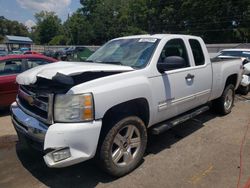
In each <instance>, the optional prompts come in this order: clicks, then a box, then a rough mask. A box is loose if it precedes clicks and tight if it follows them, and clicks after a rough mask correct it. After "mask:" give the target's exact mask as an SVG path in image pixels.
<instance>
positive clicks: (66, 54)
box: [58, 46, 94, 61]
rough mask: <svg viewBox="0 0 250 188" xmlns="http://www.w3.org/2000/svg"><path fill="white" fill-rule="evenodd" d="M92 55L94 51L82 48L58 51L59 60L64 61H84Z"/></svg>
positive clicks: (75, 47)
mask: <svg viewBox="0 0 250 188" xmlns="http://www.w3.org/2000/svg"><path fill="white" fill-rule="evenodd" d="M93 53H94V51H92V50H90V49H89V48H87V47H84V46H71V47H68V48H65V49H63V50H60V51H58V54H59V57H60V59H62V60H64V61H84V60H86V59H87V58H88V57H89V56H90V55H91V54H93Z"/></svg>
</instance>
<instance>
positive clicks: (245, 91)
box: [238, 85, 250, 95]
mask: <svg viewBox="0 0 250 188" xmlns="http://www.w3.org/2000/svg"><path fill="white" fill-rule="evenodd" d="M249 88H250V87H249V85H248V86H240V87H239V89H238V90H239V93H240V94H241V95H247V94H248V92H249Z"/></svg>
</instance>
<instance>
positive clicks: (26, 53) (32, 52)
mask: <svg viewBox="0 0 250 188" xmlns="http://www.w3.org/2000/svg"><path fill="white" fill-rule="evenodd" d="M23 54H24V55H28V54H39V55H42V54H40V53H38V52H36V51H27V52H24V53H23Z"/></svg>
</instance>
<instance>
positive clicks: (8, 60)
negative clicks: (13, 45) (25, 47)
mask: <svg viewBox="0 0 250 188" xmlns="http://www.w3.org/2000/svg"><path fill="white" fill-rule="evenodd" d="M56 61H58V60H56V59H53V58H50V57H47V56H44V55H38V54H29V55H8V56H4V57H0V108H4V107H8V106H9V105H10V104H11V103H12V102H14V101H15V98H16V94H17V90H18V85H17V83H16V76H17V74H19V73H21V72H23V71H25V70H28V69H30V68H33V67H36V66H38V65H44V64H48V63H53V62H56Z"/></svg>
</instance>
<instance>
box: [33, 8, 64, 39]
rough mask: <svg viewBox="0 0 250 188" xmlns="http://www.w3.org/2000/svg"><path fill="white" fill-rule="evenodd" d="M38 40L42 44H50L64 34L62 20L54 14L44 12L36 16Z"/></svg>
mask: <svg viewBox="0 0 250 188" xmlns="http://www.w3.org/2000/svg"><path fill="white" fill-rule="evenodd" d="M35 18H36V22H37V26H36V29H35V31H34V32H37V35H38V36H37V38H38V40H39V42H40V44H48V43H49V42H50V41H51V40H52V39H53V38H54V37H55V36H57V35H60V34H62V32H63V30H62V24H61V20H60V19H59V18H58V16H57V15H56V14H55V13H54V12H47V11H42V12H40V13H36V14H35Z"/></svg>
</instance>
